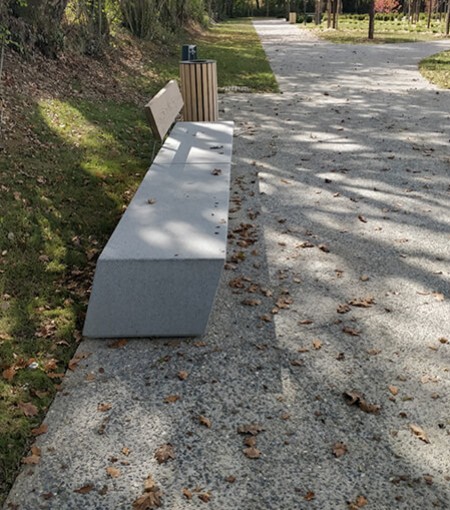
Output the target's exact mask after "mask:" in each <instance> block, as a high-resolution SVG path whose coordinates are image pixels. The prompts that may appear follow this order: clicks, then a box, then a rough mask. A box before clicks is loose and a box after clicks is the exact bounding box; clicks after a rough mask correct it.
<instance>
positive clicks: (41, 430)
mask: <svg viewBox="0 0 450 510" xmlns="http://www.w3.org/2000/svg"><path fill="white" fill-rule="evenodd" d="M47 430H48V425H47V424H46V423H43V424H42V425H40V426H39V427H37V428H35V429H31V434H32V435H33V436H35V437H36V436H40V435H41V434H45V433H46V432H47Z"/></svg>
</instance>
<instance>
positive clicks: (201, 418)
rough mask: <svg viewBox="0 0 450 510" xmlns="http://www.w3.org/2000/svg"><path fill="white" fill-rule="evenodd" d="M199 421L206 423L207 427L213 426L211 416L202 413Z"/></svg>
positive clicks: (202, 423)
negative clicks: (207, 416)
mask: <svg viewBox="0 0 450 510" xmlns="http://www.w3.org/2000/svg"><path fill="white" fill-rule="evenodd" d="M198 421H199V422H200V424H201V425H204V426H205V427H208V428H209V429H210V428H211V425H212V423H211V420H210V419H209V418H206V416H203V415H200V416H199V417H198Z"/></svg>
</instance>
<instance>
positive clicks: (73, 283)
mask: <svg viewBox="0 0 450 510" xmlns="http://www.w3.org/2000/svg"><path fill="white" fill-rule="evenodd" d="M196 38H197V40H191V41H186V37H185V38H184V41H183V42H189V43H197V44H198V46H199V56H200V57H201V58H213V59H216V60H217V62H218V74H219V85H220V86H245V87H248V88H250V89H251V90H254V91H275V90H277V84H276V81H275V79H274V77H273V74H272V73H271V70H270V67H269V65H268V63H267V60H266V58H265V55H264V52H263V51H262V48H261V45H260V43H259V41H258V40H257V37H256V34H255V32H254V29H253V27H252V26H251V24H250V23H249V21H248V20H247V21H242V22H239V21H235V22H230V23H225V24H223V25H217V26H215V27H214V29H212V30H211V32H207V33H205V34H197V36H196ZM141 46H142V50H143V51H142V54H143V55H148V52H147V53H146V50H147V44H146V43H142V45H141ZM153 50H155V48H154V47H153ZM155 53H156V54H158V55H160V54H161V52H159V53H158V52H155V51H154V54H155ZM179 54H180V41H175V40H174V41H173V44H172V46H171V47H169V48H166V49H165V53H164V54H163V55H162V56H161V57H160V58H159V60H155V59H154V60H153V62H152V63H151V64H149V63H148V61H147V60H145V61H144V62H143V65H142V70H141V72H139V73H136V72H135V69H136V68H137V67H138V68H140V67H139V66H136V62H134V65H130V66H129V69H130V72H128V71H124V75H123V76H120V77H119V78H118V79H120V80H121V83H122V84H124V86H126V87H130V86H132V88H133V89H135V90H139V91H140V92H142V93H143V95H144V96H145V97H150V96H151V95H152V94H153V93H155V92H156V91H157V90H158V89H159V88H160V87H161V85H162V84H163V83H165V82H166V81H167V80H168V79H170V78H177V77H178V63H179V56H180V55H179ZM122 64H127V63H126V62H121V68H122V67H123V69H128V67H127V66H126V65H122ZM138 64H139V65H140V61H138ZM132 69H134V71H133V72H131V70H132ZM107 72H108V69H107V68H105V73H107ZM40 80H42V76H41V77H40ZM48 80H49V87H48V90H52V86H51V80H52V77H51V76H49V77H48ZM41 85H42V83H41ZM75 85H76V84H74V86H75ZM79 85H80V84H79ZM82 85H83V87H82V88H83V89H86V88H87V87H88V85H89V83H88V82H83V84H82ZM94 86H95V83H94ZM79 88H80V89H81V87H79ZM9 104H14V105H15V111H14V119H15V130H14V132H12V135H11V136H10V137H9V139H7V140H6V143H5V150H4V151H3V152H0V452H1V453H0V506H1V504H2V503H3V500H4V498H5V497H6V494H7V492H8V490H9V488H10V487H11V484H12V482H13V481H14V477H15V476H16V474H17V471H18V469H19V467H20V465H21V459H22V458H23V457H24V455H25V454H26V451H27V449H28V447H29V445H30V444H31V442H32V441H33V436H32V433H31V430H32V429H33V428H35V427H37V426H38V425H39V424H40V423H41V421H42V419H43V418H44V416H45V413H46V411H47V408H48V406H49V405H50V403H51V401H52V399H53V397H54V395H55V393H56V391H58V387H59V384H60V383H61V376H60V375H58V374H61V373H64V372H65V370H66V369H67V366H68V362H69V360H70V359H71V357H72V356H73V353H74V351H75V349H76V346H77V342H78V341H79V340H80V339H81V329H82V324H83V320H84V314H85V311H86V306H87V300H88V290H89V286H90V283H91V281H92V276H93V272H94V269H95V261H96V258H97V256H98V254H99V253H100V252H101V249H102V247H103V246H104V245H105V243H106V241H107V239H108V238H109V236H110V234H111V232H112V230H113V229H114V227H115V225H116V224H117V221H118V220H119V218H120V216H121V214H122V213H123V210H124V206H125V204H126V203H127V202H128V201H129V200H130V199H131V198H132V196H133V194H134V192H135V190H136V188H137V187H138V185H139V183H140V182H141V180H142V177H143V175H144V173H145V172H146V170H147V168H148V166H149V164H150V159H151V149H152V139H151V135H150V130H149V128H148V127H147V126H146V123H145V120H144V116H143V114H142V107H141V105H135V104H131V103H124V102H120V101H114V102H113V101H108V100H107V99H106V98H103V97H102V98H99V99H97V100H93V99H90V100H87V99H80V98H77V99H73V98H64V97H60V98H58V99H56V98H46V99H36V98H26V97H15V98H13V100H11V101H10V102H9ZM32 363H34V364H37V365H36V367H37V368H33V369H32V368H29V367H30V366H31V367H33V366H34V365H32ZM23 403H32V404H33V405H34V406H35V411H36V412H33V413H32V414H33V415H32V416H26V415H25V414H24V410H23V408H21V407H20V405H21V404H23ZM33 409H34V408H33Z"/></svg>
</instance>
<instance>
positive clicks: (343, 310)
mask: <svg viewBox="0 0 450 510" xmlns="http://www.w3.org/2000/svg"><path fill="white" fill-rule="evenodd" d="M350 310H351V308H350V307H349V306H348V305H347V304H343V305H338V307H337V308H336V311H337V313H347V312H349V311H350Z"/></svg>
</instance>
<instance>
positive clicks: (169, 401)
mask: <svg viewBox="0 0 450 510" xmlns="http://www.w3.org/2000/svg"><path fill="white" fill-rule="evenodd" d="M177 400H180V395H167V397H165V398H164V403H166V404H173V403H175V402H176V401H177Z"/></svg>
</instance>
